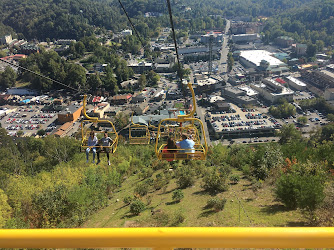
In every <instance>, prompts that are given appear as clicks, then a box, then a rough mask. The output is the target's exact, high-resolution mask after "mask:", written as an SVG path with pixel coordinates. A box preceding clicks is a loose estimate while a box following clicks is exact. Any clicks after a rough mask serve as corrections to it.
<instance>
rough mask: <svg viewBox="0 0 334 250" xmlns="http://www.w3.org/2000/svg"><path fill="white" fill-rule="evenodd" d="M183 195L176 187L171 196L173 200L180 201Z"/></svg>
mask: <svg viewBox="0 0 334 250" xmlns="http://www.w3.org/2000/svg"><path fill="white" fill-rule="evenodd" d="M183 197H184V194H183V192H182V190H181V189H176V190H175V191H174V192H173V196H172V199H173V201H176V202H180V201H181V200H182V199H183Z"/></svg>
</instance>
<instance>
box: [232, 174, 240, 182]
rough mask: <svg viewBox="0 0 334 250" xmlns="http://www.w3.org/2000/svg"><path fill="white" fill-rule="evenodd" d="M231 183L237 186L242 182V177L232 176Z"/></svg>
mask: <svg viewBox="0 0 334 250" xmlns="http://www.w3.org/2000/svg"><path fill="white" fill-rule="evenodd" d="M230 181H231V182H232V183H233V184H237V183H238V182H239V181H240V176H239V175H238V174H234V175H231V176H230Z"/></svg>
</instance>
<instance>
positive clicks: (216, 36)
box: [201, 31, 224, 44]
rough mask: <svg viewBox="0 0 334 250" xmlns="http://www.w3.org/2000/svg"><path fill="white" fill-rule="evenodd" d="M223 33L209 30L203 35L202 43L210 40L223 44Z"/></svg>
mask: <svg viewBox="0 0 334 250" xmlns="http://www.w3.org/2000/svg"><path fill="white" fill-rule="evenodd" d="M223 40H224V39H223V34H222V33H221V32H213V31H211V32H208V33H207V34H205V35H202V36H201V43H205V44H208V43H210V41H212V43H215V44H221V43H222V42H223Z"/></svg>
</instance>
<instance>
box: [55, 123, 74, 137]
mask: <svg viewBox="0 0 334 250" xmlns="http://www.w3.org/2000/svg"><path fill="white" fill-rule="evenodd" d="M72 127H73V122H66V123H65V124H63V125H62V126H61V127H60V128H59V129H58V130H57V131H56V132H55V133H54V136H56V137H64V136H66V134H67V133H68V132H70V130H71V129H72Z"/></svg>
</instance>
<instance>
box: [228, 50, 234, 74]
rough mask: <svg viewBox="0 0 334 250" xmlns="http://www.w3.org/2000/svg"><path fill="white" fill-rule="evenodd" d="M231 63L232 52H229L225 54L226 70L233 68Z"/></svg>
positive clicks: (232, 62)
mask: <svg viewBox="0 0 334 250" xmlns="http://www.w3.org/2000/svg"><path fill="white" fill-rule="evenodd" d="M233 65H234V59H233V56H232V53H231V52H229V53H228V55H227V69H228V72H231V70H232V68H233Z"/></svg>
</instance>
